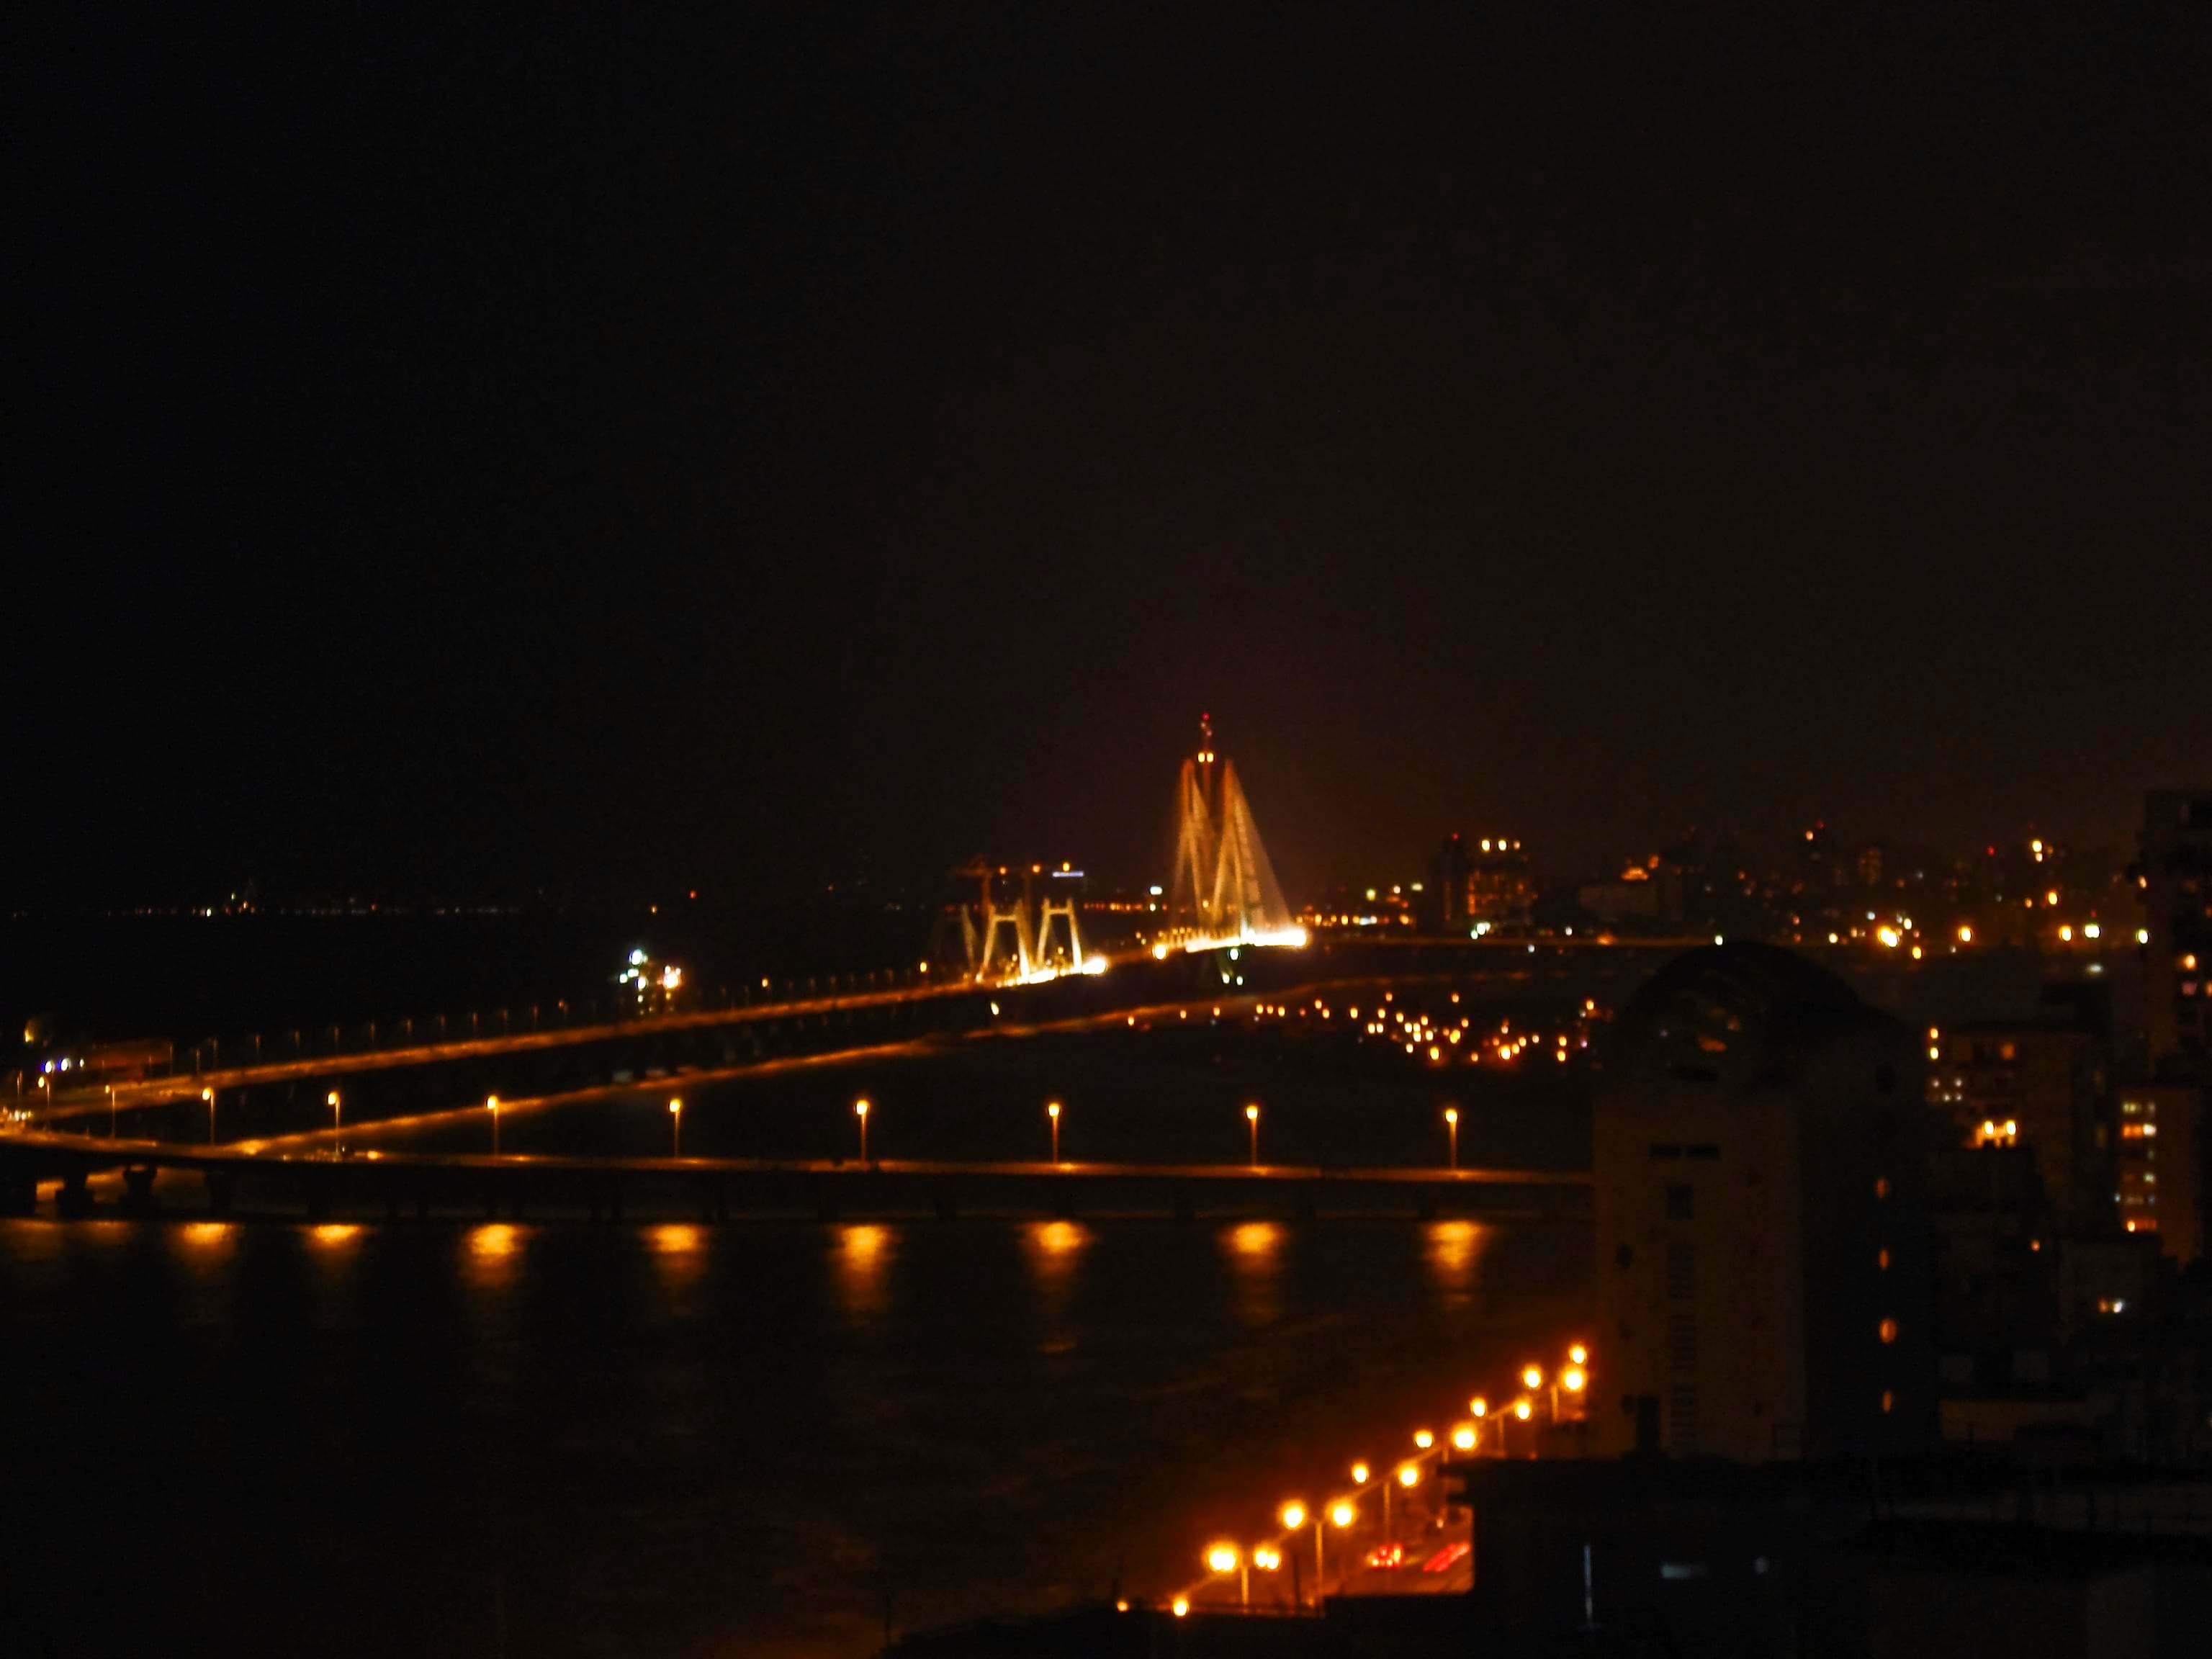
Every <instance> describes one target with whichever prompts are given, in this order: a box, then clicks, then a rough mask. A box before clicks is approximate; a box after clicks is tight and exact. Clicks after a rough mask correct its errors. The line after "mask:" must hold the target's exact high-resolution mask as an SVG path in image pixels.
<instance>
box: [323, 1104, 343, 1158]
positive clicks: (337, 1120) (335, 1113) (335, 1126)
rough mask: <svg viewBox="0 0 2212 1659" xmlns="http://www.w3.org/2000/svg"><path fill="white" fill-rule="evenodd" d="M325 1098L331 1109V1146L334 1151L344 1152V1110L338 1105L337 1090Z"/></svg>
mask: <svg viewBox="0 0 2212 1659" xmlns="http://www.w3.org/2000/svg"><path fill="white" fill-rule="evenodd" d="M325 1099H327V1100H328V1101H329V1103H330V1108H331V1145H332V1146H333V1147H334V1149H335V1150H336V1151H337V1152H343V1151H345V1109H344V1108H343V1106H341V1105H340V1104H339V1103H338V1091H337V1090H335V1089H333V1090H331V1091H330V1093H329V1094H328V1095H327V1096H326V1097H325Z"/></svg>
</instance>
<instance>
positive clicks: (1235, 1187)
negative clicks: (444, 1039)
mask: <svg viewBox="0 0 2212 1659" xmlns="http://www.w3.org/2000/svg"><path fill="white" fill-rule="evenodd" d="M118 1171H119V1172H121V1173H122V1175H123V1177H124V1182H125V1188H126V1192H127V1194H128V1196H129V1197H130V1199H131V1200H133V1201H134V1202H135V1204H136V1206H137V1207H149V1206H150V1204H151V1201H152V1194H153V1192H154V1188H155V1181H156V1178H157V1176H160V1175H161V1173H163V1172H167V1173H170V1174H172V1175H177V1174H185V1175H197V1176H199V1177H201V1179H202V1181H203V1182H204V1190H205V1192H206V1194H207V1195H208V1198H209V1200H210V1201H211V1202H212V1203H213V1204H214V1206H216V1208H217V1209H225V1208H228V1206H229V1204H230V1203H231V1201H232V1198H233V1195H234V1194H240V1195H243V1196H244V1197H246V1198H247V1199H248V1200H250V1201H252V1203H253V1204H254V1205H255V1206H256V1207H257V1208H264V1209H271V1210H279V1211H287V1212H297V1211H298V1210H301V1209H304V1210H305V1211H306V1212H307V1213H308V1214H310V1215H321V1214H325V1213H327V1212H330V1211H331V1210H332V1209H333V1208H348V1207H355V1208H362V1209H368V1210H376V1209H381V1210H382V1211H384V1212H386V1213H387V1214H391V1215H397V1214H398V1212H400V1211H401V1210H402V1209H404V1208H411V1209H413V1210H414V1211H415V1212H417V1213H420V1214H427V1213H428V1212H430V1211H431V1210H432V1209H433V1208H436V1209H440V1210H450V1209H453V1208H456V1207H459V1208H462V1209H466V1210H471V1211H475V1212H481V1213H483V1214H487V1215H496V1214H501V1213H507V1214H516V1213H520V1212H523V1211H524V1210H526V1209H530V1210H535V1211H538V1212H574V1211H578V1210H582V1211H587V1212H591V1213H592V1214H595V1215H596V1214H599V1213H602V1212H609V1213H614V1214H620V1213H622V1212H623V1209H624V1207H625V1206H626V1205H627V1206H634V1207H639V1208H641V1209H644V1210H648V1211H657V1210H668V1209H682V1210H696V1211H697V1212H701V1213H702V1214H706V1215H709V1216H721V1215H725V1214H728V1213H731V1212H759V1213H769V1212H797V1213H809V1212H811V1213H813V1214H816V1215H818V1216H824V1217H827V1216H836V1215H844V1214H852V1213H869V1214H886V1215H889V1214H899V1213H921V1214H927V1213H936V1214H939V1215H952V1214H957V1213H959V1212H962V1211H985V1212H994V1213H1017V1214H1023V1213H1026V1214H1041V1215H1069V1214H1073V1213H1078V1212H1091V1213H1095V1214H1103V1213H1116V1214H1120V1213H1135V1214H1143V1213H1155V1214H1157V1213H1168V1214H1174V1215H1176V1216H1183V1217H1188V1216H1194V1215H1196V1214H1198V1213H1200V1212H1219V1213H1253V1212H1289V1213H1293V1214H1297V1215H1299V1216H1319V1215H1322V1214H1325V1213H1326V1214H1393V1213H1396V1214H1406V1213H1413V1214H1437V1213H1442V1212H1477V1211H1484V1210H1496V1209H1498V1208H1499V1207H1501V1206H1503V1207H1508V1208H1524V1209H1525V1208H1534V1209H1536V1210H1538V1211H1541V1212H1546V1213H1557V1212H1560V1211H1562V1210H1563V1209H1565V1207H1567V1206H1568V1205H1569V1203H1570V1201H1571V1200H1583V1198H1585V1197H1586V1194H1587V1190H1588V1188H1589V1173H1588V1171H1586V1170H1504V1169H1461V1170H1445V1169H1391V1168H1384V1169H1326V1168H1320V1167H1315V1166H1307V1165H1285V1164H1261V1165H1258V1166H1256V1167H1254V1166H1250V1165H1245V1164H1090V1163H1084V1164H1073V1163H1070V1164H1048V1163H1042V1162H1040V1163H994V1164H969V1163H956V1162H951V1161H945V1160H921V1159H888V1158H887V1159H883V1160H880V1161H874V1162H871V1163H869V1164H865V1165H863V1164H859V1163H851V1162H839V1161H836V1160H831V1159H763V1158H568V1157H547V1156H542V1155H534V1154H520V1155H512V1156H506V1157H494V1156H492V1155H491V1154H489V1153H459V1154H422V1153H408V1152H389V1153H386V1152H370V1153H367V1154H364V1155H360V1156H348V1157H341V1158H333V1157H329V1156H313V1155H308V1156H284V1155H279V1154H272V1153H269V1152H259V1153H257V1152H249V1151H247V1150H246V1149H244V1148H242V1147H238V1146H184V1145H179V1144H175V1143H172V1142H164V1141H154V1140H131V1139H121V1140H111V1139H104V1138H103V1139H94V1138H91V1137H88V1136H81V1135H70V1134H60V1133H23V1134H13V1135H7V1136H0V1187H4V1188H5V1190H6V1192H7V1193H8V1194H9V1195H10V1196H11V1199H12V1202H13V1205H14V1207H16V1208H18V1209H21V1208H24V1207H26V1206H27V1202H28V1201H33V1200H34V1199H35V1194H36V1192H37V1189H38V1188H39V1186H40V1185H41V1184H43V1183H47V1182H61V1183H62V1184H63V1188H64V1193H63V1200H62V1201H63V1203H64V1208H68V1207H70V1206H71V1203H72V1200H74V1201H75V1202H76V1203H77V1204H79V1205H81V1204H82V1201H83V1200H84V1194H86V1191H87V1188H88V1182H89V1181H90V1180H91V1179H92V1178H93V1177H94V1176H107V1175H112V1174H113V1173H115V1172H118Z"/></svg>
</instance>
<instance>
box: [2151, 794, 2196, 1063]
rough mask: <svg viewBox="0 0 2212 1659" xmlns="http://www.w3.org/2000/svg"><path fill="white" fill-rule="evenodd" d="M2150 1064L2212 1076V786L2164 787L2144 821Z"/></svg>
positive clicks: (2155, 798)
mask: <svg viewBox="0 0 2212 1659" xmlns="http://www.w3.org/2000/svg"><path fill="white" fill-rule="evenodd" d="M2142 901H2143V932H2144V934H2145V935H2146V937H2145V939H2144V942H2143V950H2144V953H2145V963H2144V969H2145V971H2144V975H2143V977H2144V982H2145V987H2146V990H2147V992H2148V997H2149V1014H2148V1024H2149V1034H2150V1059H2151V1064H2152V1065H2153V1066H2154V1067H2157V1068H2158V1069H2159V1070H2160V1072H2161V1073H2183V1074H2185V1075H2187V1076H2189V1077H2190V1078H2191V1079H2194V1080H2195V1081H2197V1082H2198V1083H2204V1082H2208V1081H2212V792H2207V791H2202V790H2182V789H2160V790H2153V791H2152V792H2151V793H2150V794H2149V795H2148V797H2146V799H2145V801H2144V806H2143V828H2142Z"/></svg>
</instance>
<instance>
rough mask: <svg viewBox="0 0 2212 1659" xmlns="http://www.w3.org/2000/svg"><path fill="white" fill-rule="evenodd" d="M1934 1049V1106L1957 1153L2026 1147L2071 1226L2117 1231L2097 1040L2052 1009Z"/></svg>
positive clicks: (1962, 1029)
mask: <svg viewBox="0 0 2212 1659" xmlns="http://www.w3.org/2000/svg"><path fill="white" fill-rule="evenodd" d="M1929 1047H1930V1048H1931V1049H1932V1050H1934V1053H1933V1054H1932V1055H1931V1059H1930V1065H1929V1080H1928V1092H1929V1104H1930V1105H1932V1106H1934V1107H1936V1108H1938V1109H1939V1111H1940V1112H1941V1114H1942V1115H1944V1116H1946V1117H1947V1118H1948V1125H1947V1130H1948V1139H1951V1140H1952V1141H1953V1143H1954V1145H1960V1146H2025V1147H2027V1149H2028V1150H2029V1151H2030V1152H2033V1154H2034V1157H2035V1163H2036V1167H2037V1169H2038V1170H2040V1171H2041V1173H2042V1176H2043V1185H2044V1187H2045V1189H2046V1190H2047V1191H2048V1192H2049V1193H2050V1194H2051V1204H2052V1206H2053V1207H2054V1208H2055V1209H2056V1210H2057V1214H2058V1218H2059V1220H2060V1221H2061V1223H2062V1224H2063V1225H2065V1226H2067V1227H2069V1228H2072V1229H2075V1230H2076V1231H2079V1230H2083V1229H2092V1230H2093V1229H2095V1228H2097V1227H2100V1226H2109V1225H2110V1224H2111V1219H2112V1158H2111V1153H2110V1146H2111V1133H2110V1126H2109V1124H2108V1122H2107V1101H2108V1090H2107V1086H2106V1085H2107V1071H2106V1066H2107V1060H2106V1052H2105V1048H2104V1045H2103V1043H2102V1042H2101V1041H2100V1038H2099V1036H2098V1033H2097V1032H2095V1031H2094V1030H2090V1029H2089V1028H2088V1027H2087V1026H2086V1025H2085V1024H2077V1023H2075V1022H2074V1021H2073V1020H2072V1019H2071V1018H2069V1015H2068V1013H2067V1011H2065V1010H2063V1009H2053V1010H2052V1011H2051V1012H2050V1015H2049V1017H2047V1018H2041V1019H2035V1020H2016V1021H1994V1020H1990V1021H1978V1022H1976V1023H1974V1024H1968V1025H1961V1026H1957V1027H1954V1028H1947V1029H1945V1030H1942V1031H1941V1033H1940V1034H1939V1035H1938V1036H1935V1037H1933V1038H1931V1041H1930V1043H1929Z"/></svg>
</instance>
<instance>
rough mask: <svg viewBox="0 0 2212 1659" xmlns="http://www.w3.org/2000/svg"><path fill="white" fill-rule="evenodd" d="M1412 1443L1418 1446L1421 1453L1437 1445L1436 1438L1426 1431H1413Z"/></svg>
mask: <svg viewBox="0 0 2212 1659" xmlns="http://www.w3.org/2000/svg"><path fill="white" fill-rule="evenodd" d="M1413 1443H1414V1444H1415V1445H1417V1446H1419V1448H1420V1449H1422V1450H1423V1451H1426V1450H1428V1449H1429V1448H1430V1447H1431V1446H1433V1445H1435V1444H1436V1443H1437V1437H1436V1436H1434V1435H1433V1434H1431V1433H1430V1432H1429V1431H1427V1430H1426V1429H1415V1430H1414V1431H1413Z"/></svg>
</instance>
